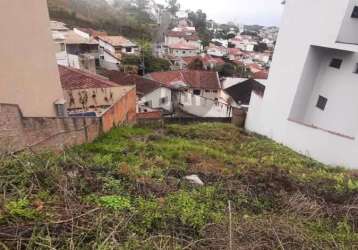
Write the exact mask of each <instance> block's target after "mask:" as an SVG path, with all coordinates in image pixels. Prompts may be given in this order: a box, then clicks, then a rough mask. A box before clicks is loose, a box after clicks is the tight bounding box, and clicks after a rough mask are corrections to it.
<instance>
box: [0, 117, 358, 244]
mask: <svg viewBox="0 0 358 250" xmlns="http://www.w3.org/2000/svg"><path fill="white" fill-rule="evenodd" d="M191 174H196V175H198V176H199V177H200V178H201V180H202V181H203V182H204V183H205V185H204V186H197V185H193V184H191V183H190V182H188V181H185V180H184V177H185V176H186V175H191ZM0 176H1V178H0V190H1V196H0V246H1V247H2V248H4V249H228V248H229V245H230V244H232V246H233V249H357V248H358V231H357V228H358V210H357V206H358V176H357V173H356V172H353V171H346V170H343V169H339V168H329V167H326V166H324V165H322V164H320V163H318V162H316V161H313V160H311V159H309V158H306V157H303V156H301V155H299V154H297V153H294V152H292V151H291V150H290V149H288V148H286V147H283V146H281V145H278V144H276V143H273V142H272V141H270V140H268V139H265V138H259V137H256V136H252V135H248V134H246V133H245V132H243V131H241V130H240V129H238V128H236V127H234V126H232V125H229V124H205V123H202V124H192V125H177V124H173V125H166V126H164V127H162V126H161V127H153V126H152V127H149V126H146V127H140V126H138V127H122V128H117V129H114V130H113V131H111V132H110V133H109V134H106V135H104V136H103V137H102V138H99V139H98V140H96V141H95V142H94V143H91V144H87V145H82V146H77V147H75V148H72V149H69V150H67V151H66V152H63V153H62V154H60V155H53V154H42V155H31V154H22V155H12V156H3V157H2V158H1V160H0ZM229 201H230V202H229ZM229 203H230V209H229ZM230 235H231V237H230Z"/></svg>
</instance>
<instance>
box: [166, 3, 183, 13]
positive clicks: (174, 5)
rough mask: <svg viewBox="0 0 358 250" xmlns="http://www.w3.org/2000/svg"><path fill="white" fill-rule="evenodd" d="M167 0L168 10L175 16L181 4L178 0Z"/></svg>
mask: <svg viewBox="0 0 358 250" xmlns="http://www.w3.org/2000/svg"><path fill="white" fill-rule="evenodd" d="M166 2H167V8H166V9H167V10H168V11H169V12H170V13H171V14H172V15H173V16H175V15H176V13H177V12H178V11H179V10H180V4H179V3H178V0H166Z"/></svg>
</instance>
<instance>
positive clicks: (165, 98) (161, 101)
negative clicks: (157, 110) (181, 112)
mask: <svg viewBox="0 0 358 250" xmlns="http://www.w3.org/2000/svg"><path fill="white" fill-rule="evenodd" d="M167 102H168V97H163V98H160V104H166V103H167Z"/></svg>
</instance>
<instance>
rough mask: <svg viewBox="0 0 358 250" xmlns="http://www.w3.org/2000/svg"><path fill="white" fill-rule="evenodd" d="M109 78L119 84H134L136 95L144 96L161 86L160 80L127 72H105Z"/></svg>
mask: <svg viewBox="0 0 358 250" xmlns="http://www.w3.org/2000/svg"><path fill="white" fill-rule="evenodd" d="M106 75H108V77H109V79H110V80H111V81H113V82H115V83H117V84H119V85H123V86H125V85H136V88H137V95H139V96H144V95H147V94H149V93H151V92H153V91H154V90H156V89H158V88H160V87H166V86H163V84H161V83H160V82H157V81H153V80H151V79H147V78H144V77H141V76H139V75H134V74H127V73H123V72H119V71H116V70H110V71H107V72H106Z"/></svg>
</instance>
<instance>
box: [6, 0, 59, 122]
mask: <svg viewBox="0 0 358 250" xmlns="http://www.w3.org/2000/svg"><path fill="white" fill-rule="evenodd" d="M0 23H1V25H0V33H1V35H2V37H3V39H1V42H0V55H1V61H0V70H1V73H0V90H1V91H0V103H7V104H17V105H19V107H20V109H21V111H22V114H23V116H27V117H53V116H56V109H55V105H54V103H55V102H57V101H61V100H62V99H63V91H62V88H61V84H60V79H59V74H58V69H57V65H56V58H55V53H54V51H55V48H54V47H55V46H54V44H53V41H52V39H51V33H50V27H49V16H48V9H47V4H46V0H36V1H29V0H11V1H10V0H6V1H0Z"/></svg>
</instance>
